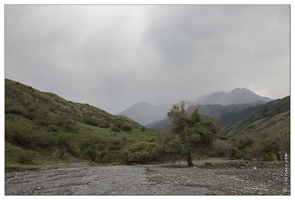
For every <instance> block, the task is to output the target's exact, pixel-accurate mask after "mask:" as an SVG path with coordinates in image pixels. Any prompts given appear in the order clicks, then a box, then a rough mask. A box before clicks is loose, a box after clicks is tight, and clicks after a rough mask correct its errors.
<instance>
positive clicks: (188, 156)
mask: <svg viewBox="0 0 295 200" xmlns="http://www.w3.org/2000/svg"><path fill="white" fill-rule="evenodd" d="M186 161H187V165H188V167H193V166H194V163H193V161H192V155H191V154H190V153H188V154H187V155H186Z"/></svg>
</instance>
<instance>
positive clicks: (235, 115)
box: [220, 99, 279, 126]
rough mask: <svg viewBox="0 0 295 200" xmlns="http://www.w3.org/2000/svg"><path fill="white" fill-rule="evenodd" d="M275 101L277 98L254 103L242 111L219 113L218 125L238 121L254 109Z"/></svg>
mask: <svg viewBox="0 0 295 200" xmlns="http://www.w3.org/2000/svg"><path fill="white" fill-rule="evenodd" d="M277 101H279V99H277V100H274V101H270V102H268V103H266V104H261V105H256V106H253V107H249V108H246V109H244V110H242V111H239V112H229V113H225V114H223V115H221V117H220V125H221V126H224V125H227V124H231V123H235V122H238V121H240V120H243V119H245V118H246V117H248V116H249V115H250V114H252V113H253V112H255V111H256V110H258V109H260V108H262V107H264V106H268V105H271V104H273V103H275V102H277ZM246 105H247V104H246Z"/></svg>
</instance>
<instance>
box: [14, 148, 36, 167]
mask: <svg viewBox="0 0 295 200" xmlns="http://www.w3.org/2000/svg"><path fill="white" fill-rule="evenodd" d="M35 157H36V154H35V153H33V152H31V151H22V152H19V153H18V154H17V162H18V163H21V164H31V163H33V160H34V158H35Z"/></svg>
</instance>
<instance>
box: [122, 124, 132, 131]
mask: <svg viewBox="0 0 295 200" xmlns="http://www.w3.org/2000/svg"><path fill="white" fill-rule="evenodd" d="M121 129H122V130H123V131H126V132H129V131H131V130H132V127H131V126H129V125H124V126H122V127H121Z"/></svg>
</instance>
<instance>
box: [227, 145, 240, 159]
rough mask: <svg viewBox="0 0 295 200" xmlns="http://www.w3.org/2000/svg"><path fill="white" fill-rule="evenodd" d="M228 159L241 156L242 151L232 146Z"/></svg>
mask: <svg viewBox="0 0 295 200" xmlns="http://www.w3.org/2000/svg"><path fill="white" fill-rule="evenodd" d="M229 157H230V159H241V158H242V157H243V153H242V151H241V150H239V149H238V148H237V147H233V148H231V149H230V150H229Z"/></svg>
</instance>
